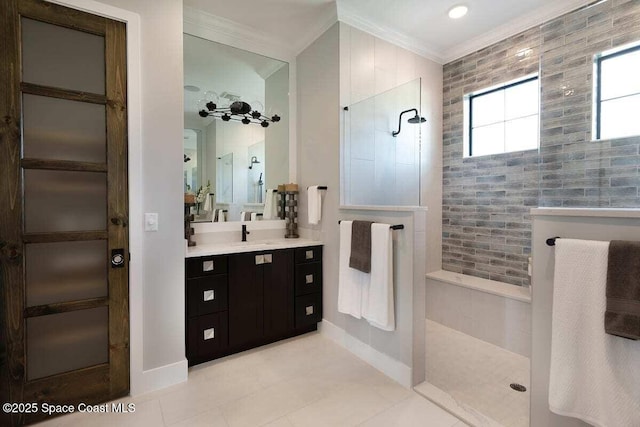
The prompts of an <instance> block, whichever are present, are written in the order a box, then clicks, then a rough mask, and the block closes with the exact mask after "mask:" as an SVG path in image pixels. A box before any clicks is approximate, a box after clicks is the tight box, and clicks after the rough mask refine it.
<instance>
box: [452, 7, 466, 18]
mask: <svg viewBox="0 0 640 427" xmlns="http://www.w3.org/2000/svg"><path fill="white" fill-rule="evenodd" d="M468 11H469V8H468V7H467V6H465V5H463V4H459V5H456V6H453V7H452V8H451V9H449V18H451V19H459V18H462V17H463V16H464V15H466V14H467V12H468Z"/></svg>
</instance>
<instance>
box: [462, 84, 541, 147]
mask: <svg viewBox="0 0 640 427" xmlns="http://www.w3.org/2000/svg"><path fill="white" fill-rule="evenodd" d="M538 94H539V89H538V77H537V76H534V77H531V76H530V77H526V78H524V79H521V80H518V81H515V82H511V83H508V84H504V85H501V86H499V87H495V88H492V89H488V90H485V91H482V92H477V93H473V94H470V95H467V96H466V97H465V157H471V156H474V157H475V156H486V155H489V154H499V153H510V152H512V151H524V150H531V149H535V148H538V110H539V108H538Z"/></svg>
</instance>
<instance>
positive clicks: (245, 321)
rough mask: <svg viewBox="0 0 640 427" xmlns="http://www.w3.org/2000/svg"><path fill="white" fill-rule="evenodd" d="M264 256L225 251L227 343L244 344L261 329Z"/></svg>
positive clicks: (251, 341) (258, 336) (259, 334)
mask: <svg viewBox="0 0 640 427" xmlns="http://www.w3.org/2000/svg"><path fill="white" fill-rule="evenodd" d="M263 266H264V256H263V255H262V254H257V253H246V254H234V255H229V347H230V348H232V349H237V348H241V347H248V346H250V345H251V344H254V343H256V342H258V341H260V340H261V339H262V336H263V333H264V320H263V316H264V305H263V301H264V297H263V279H262V274H263V273H262V271H263Z"/></svg>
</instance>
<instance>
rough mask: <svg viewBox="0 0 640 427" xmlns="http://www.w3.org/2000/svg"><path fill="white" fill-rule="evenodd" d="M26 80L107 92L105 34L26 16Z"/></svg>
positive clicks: (23, 60) (24, 42) (23, 21)
mask: <svg viewBox="0 0 640 427" xmlns="http://www.w3.org/2000/svg"><path fill="white" fill-rule="evenodd" d="M20 22H21V27H22V70H23V71H22V73H23V74H22V80H23V81H24V82H27V83H35V84H38V85H44V86H52V87H56V88H61V89H71V90H77V91H82V92H90V93H95V94H99V95H104V93H105V72H104V70H105V50H104V37H102V36H97V35H94V34H89V33H85V32H83V31H77V30H72V29H69V28H64V27H61V26H58V25H51V24H47V23H44V22H40V21H35V20H33V19H28V18H22V19H21V21H20Z"/></svg>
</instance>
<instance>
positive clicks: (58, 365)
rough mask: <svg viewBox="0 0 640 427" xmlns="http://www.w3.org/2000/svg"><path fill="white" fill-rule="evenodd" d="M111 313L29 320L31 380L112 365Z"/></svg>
mask: <svg viewBox="0 0 640 427" xmlns="http://www.w3.org/2000/svg"><path fill="white" fill-rule="evenodd" d="M108 322H109V309H108V307H98V308H92V309H89V310H77V311H71V312H69V313H58V314H51V315H48V316H38V317H32V318H29V319H27V379H28V380H34V379H37V378H42V377H48V376H50V375H55V374H60V373H62V372H68V371H73V370H75V369H82V368H87V367H89V366H94V365H99V364H102V363H107V362H109V337H108V333H107V332H108Z"/></svg>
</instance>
